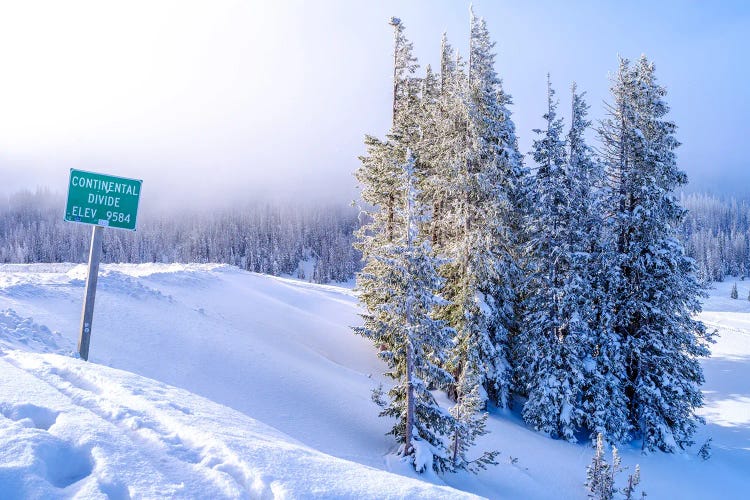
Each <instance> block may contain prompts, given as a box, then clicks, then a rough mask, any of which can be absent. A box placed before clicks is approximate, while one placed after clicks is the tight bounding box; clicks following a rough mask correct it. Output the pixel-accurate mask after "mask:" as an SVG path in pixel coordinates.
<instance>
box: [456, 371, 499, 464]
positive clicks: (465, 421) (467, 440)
mask: <svg viewBox="0 0 750 500" xmlns="http://www.w3.org/2000/svg"><path fill="white" fill-rule="evenodd" d="M472 376H474V377H476V374H475V373H474V372H471V371H468V370H465V371H464V372H463V373H462V374H461V378H460V379H459V380H458V383H457V386H458V387H457V391H456V392H457V393H458V394H460V395H461V398H460V399H459V401H458V403H457V404H456V405H454V406H453V408H451V410H450V413H451V415H453V418H454V422H453V431H452V432H453V434H452V436H451V442H450V453H451V462H452V466H453V469H454V470H461V469H464V470H468V471H469V472H473V473H477V472H479V471H480V470H484V469H486V468H487V466H488V465H497V461H496V460H495V458H496V457H497V455H498V454H499V452H498V451H484V452H482V454H481V455H480V456H479V457H477V458H475V459H473V460H472V459H469V457H468V453H469V450H471V448H472V447H473V446H474V444H475V441H476V438H477V437H479V436H484V435H485V434H487V432H488V431H487V429H486V423H487V416H488V414H487V412H485V411H483V407H484V405H485V401H484V398H483V396H482V394H481V392H480V391H481V389H482V386H481V384H479V382H478V381H477V380H470V379H469V378H468V377H472Z"/></svg>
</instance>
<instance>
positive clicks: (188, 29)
mask: <svg viewBox="0 0 750 500" xmlns="http://www.w3.org/2000/svg"><path fill="white" fill-rule="evenodd" d="M599 4H600V2H579V3H578V4H576V7H574V8H573V7H570V6H567V5H568V4H567V3H565V5H563V3H558V2H551V1H550V2H539V3H534V4H533V5H525V4H523V5H516V6H514V5H510V2H503V3H496V2H489V1H479V2H474V8H475V11H476V12H477V14H478V15H481V16H484V17H486V18H487V21H488V26H489V28H490V30H491V33H492V35H493V37H494V38H495V40H497V41H498V45H497V50H498V58H497V69H498V71H499V73H500V75H501V76H502V77H503V79H504V83H505V87H506V89H507V90H508V91H509V92H510V93H511V94H512V95H513V96H514V102H515V104H514V106H513V107H512V110H513V112H514V120H515V122H516V126H517V130H518V135H519V138H520V147H521V150H522V152H524V153H525V152H527V151H528V150H529V148H530V145H531V140H532V139H533V134H532V133H531V130H532V129H533V128H535V127H538V126H540V125H541V115H542V113H543V112H544V106H545V94H544V92H545V75H546V73H547V72H548V71H549V72H551V73H552V80H553V84H554V86H555V87H556V89H557V91H558V96H559V97H560V99H561V101H562V104H561V110H567V108H568V106H567V99H568V96H569V92H568V88H569V85H570V83H571V82H572V81H573V80H577V81H578V84H579V87H580V88H582V89H585V90H588V92H589V94H588V95H589V101H590V104H591V105H592V115H593V117H594V118H597V117H600V116H601V114H602V101H603V100H605V99H606V98H607V87H608V81H607V73H608V72H610V71H613V70H615V69H616V67H617V54H618V53H620V54H622V55H623V56H627V57H631V58H637V57H638V56H639V55H640V54H641V53H643V52H645V53H646V54H647V55H648V56H649V57H650V58H651V59H653V60H654V61H655V62H656V65H657V76H658V77H659V78H660V81H661V82H662V83H663V84H665V85H666V86H667V87H668V89H669V90H670V95H669V96H668V97H667V100H668V102H669V103H670V104H671V106H672V109H673V113H672V117H673V119H674V120H675V121H676V122H677V124H678V125H679V127H680V129H679V134H678V137H679V139H680V140H681V141H682V142H683V144H684V145H683V147H682V148H680V150H679V160H680V164H681V166H682V167H683V169H685V170H687V171H688V173H689V174H690V175H691V177H692V178H693V179H696V182H694V183H693V185H691V187H697V188H700V186H701V185H703V184H705V185H706V186H708V185H715V188H712V189H716V190H729V191H731V190H735V189H738V186H737V183H736V182H725V181H724V180H725V179H734V178H737V179H740V178H741V179H744V176H741V174H740V172H742V171H743V170H744V169H745V167H746V160H745V154H744V152H743V151H742V149H741V148H740V147H738V145H742V144H743V143H744V141H745V140H746V137H747V136H748V125H747V120H746V119H745V117H746V116H747V115H748V112H750V104H749V102H750V99H748V98H747V90H746V88H745V85H744V81H746V79H747V78H746V77H747V72H748V69H747V68H748V67H750V64H748V63H749V62H750V61H749V60H748V59H749V58H750V57H749V56H748V53H749V51H748V50H747V49H748V48H749V47H748V43H747V37H746V34H745V33H747V32H748V31H749V30H750V25H749V23H748V8H747V7H745V6H744V5H743V4H741V3H740V4H736V5H734V4H732V3H725V4H723V6H721V7H714V6H710V7H709V6H708V4H705V6H704V4H702V3H700V2H696V3H688V2H678V1H675V2H664V3H662V2H660V3H659V5H658V6H656V7H655V6H652V5H651V4H650V3H649V2H630V3H628V4H627V6H625V5H624V4H623V5H620V6H618V5H599ZM626 9H627V10H626ZM709 9H710V10H709ZM391 15H398V16H400V17H401V18H402V19H403V21H404V23H405V25H406V27H407V34H408V35H409V37H410V38H411V39H412V40H413V41H414V45H415V52H416V55H417V56H418V57H419V59H420V63H421V64H422V66H423V67H424V66H425V65H426V64H428V63H431V64H432V65H433V66H435V65H436V64H437V57H438V51H439V43H440V35H441V33H442V32H443V31H444V30H445V31H447V32H448V34H449V38H450V39H451V41H452V42H453V44H454V45H455V46H456V47H457V48H458V49H459V50H460V51H461V52H463V53H466V48H465V45H466V37H467V31H468V6H467V5H464V4H463V3H461V2H452V1H442V2H433V1H427V0H425V1H419V2H408V3H405V4H403V5H402V2H395V1H384V2H366V1H353V2H348V1H347V2H344V1H341V2H332V1H326V2H301V1H299V2H252V1H249V2H247V1H246V2H241V1H236V2H235V1H211V2H193V1H159V2H145V1H129V2H104V1H73V2H57V1H44V2H35V1H31V2H4V3H3V4H2V6H1V7H0V67H1V68H2V77H0V173H1V174H2V185H1V186H0V191H6V192H7V191H14V190H18V189H21V188H29V189H34V188H35V187H37V186H48V187H50V189H52V190H53V191H64V190H65V189H66V185H67V177H68V172H69V169H70V168H77V169H84V170H92V171H97V172H103V173H111V174H114V175H121V176H125V177H134V178H140V179H143V180H144V186H143V200H142V202H143V203H148V204H149V205H151V206H172V207H173V208H178V209H179V208H180V207H195V206H207V205H208V206H211V205H215V204H219V205H225V204H229V203H232V202H235V201H237V200H248V199H256V198H279V197H281V198H285V199H290V200H298V199H303V198H304V199H306V200H311V199H312V200H341V201H346V200H350V199H352V198H354V197H356V189H355V180H354V177H353V175H352V174H353V172H354V170H355V169H356V167H357V165H358V160H357V156H358V155H360V154H362V152H363V146H362V138H363V135H364V134H365V133H371V134H376V135H381V136H382V135H383V134H384V133H385V132H386V130H387V127H388V120H389V117H390V104H389V99H390V84H391V80H390V78H391V67H390V65H391V62H392V59H391V47H392V38H391V37H392V31H391V28H390V27H389V26H388V24H387V20H388V18H389V16H391ZM527 161H528V160H527Z"/></svg>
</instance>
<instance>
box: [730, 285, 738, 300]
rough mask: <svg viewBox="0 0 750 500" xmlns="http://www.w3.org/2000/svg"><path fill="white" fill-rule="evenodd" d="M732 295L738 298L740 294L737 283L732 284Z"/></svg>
mask: <svg viewBox="0 0 750 500" xmlns="http://www.w3.org/2000/svg"><path fill="white" fill-rule="evenodd" d="M731 297H732V298H733V299H736V298H737V297H738V295H737V283H735V284H734V285H732V294H731Z"/></svg>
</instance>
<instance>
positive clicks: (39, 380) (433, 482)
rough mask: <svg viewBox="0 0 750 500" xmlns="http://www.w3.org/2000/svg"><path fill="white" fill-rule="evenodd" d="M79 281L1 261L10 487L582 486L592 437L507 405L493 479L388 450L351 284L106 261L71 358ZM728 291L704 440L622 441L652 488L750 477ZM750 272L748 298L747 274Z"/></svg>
mask: <svg viewBox="0 0 750 500" xmlns="http://www.w3.org/2000/svg"><path fill="white" fill-rule="evenodd" d="M84 277H85V268H84V267H83V266H80V265H78V266H75V265H31V266H19V265H6V266H0V350H1V351H3V352H2V353H0V380H2V383H0V498H6V497H7V498H17V497H29V496H31V497H44V498H48V497H56V496H57V497H70V496H74V495H79V496H81V497H97V496H102V495H109V496H110V497H111V498H128V496H130V497H135V498H137V497H153V496H166V497H172V496H185V497H193V498H206V497H212V498H214V497H222V496H225V497H249V498H262V497H274V496H277V497H290V498H307V497H323V498H331V497H334V498H366V497H370V498H387V497H408V498H419V497H422V498H457V497H459V496H460V495H461V494H462V493H461V492H460V491H458V490H457V489H451V488H447V487H445V486H444V485H445V484H447V485H449V486H453V487H455V488H458V489H460V490H464V491H468V492H472V493H476V494H479V495H483V496H487V497H491V498H585V496H586V491H585V489H584V487H583V482H584V480H585V467H586V465H587V464H588V462H589V461H590V459H591V456H592V450H591V449H590V448H589V447H588V445H585V444H570V443H565V442H560V441H553V440H550V439H549V438H546V437H544V436H542V435H539V434H538V433H535V432H533V431H531V430H529V429H528V428H526V427H525V426H524V425H523V423H522V422H521V421H520V420H519V419H518V418H517V416H516V415H514V414H511V413H507V412H499V411H494V410H493V413H492V415H491V418H490V421H489V428H490V430H491V434H489V435H488V436H486V437H485V438H483V441H482V443H481V444H482V445H483V446H486V447H488V448H494V449H498V450H500V451H501V455H500V462H501V463H500V465H498V466H497V467H494V468H492V469H491V470H489V471H486V472H483V473H482V474H480V475H479V476H471V475H467V474H459V475H449V476H446V477H442V478H440V477H435V476H431V475H428V476H426V477H420V478H416V476H415V475H414V474H413V473H410V471H409V470H408V468H407V467H405V466H404V465H403V464H401V463H399V462H398V461H396V460H393V459H389V458H388V457H387V455H388V453H389V452H391V451H392V440H391V438H390V437H389V436H385V432H387V430H388V429H389V423H388V422H387V421H385V420H384V419H381V418H378V416H377V413H378V408H377V407H376V406H375V405H374V404H373V403H372V402H371V401H370V391H371V389H372V388H373V387H376V386H377V385H378V384H379V383H381V382H382V383H385V384H387V383H388V382H387V380H384V379H383V377H382V375H381V373H382V372H383V371H384V366H383V365H382V364H381V363H380V362H379V361H378V360H377V357H376V355H375V351H374V349H373V348H372V346H371V345H369V343H368V342H367V341H365V340H363V339H361V338H359V337H357V336H355V335H353V334H352V333H351V330H350V329H349V325H353V324H356V323H358V321H359V317H358V316H357V313H358V309H357V305H356V299H355V298H354V296H353V294H352V292H351V291H350V290H348V289H345V288H339V287H333V286H318V285H310V284H307V283H302V282H299V281H294V280H286V279H282V278H273V277H268V276H262V275H256V274H252V273H246V272H243V271H240V270H238V269H236V268H232V267H227V266H216V265H108V266H103V267H102V269H101V271H100V279H99V287H98V292H97V300H96V312H95V317H94V324H93V335H92V340H91V352H90V360H91V362H90V363H84V362H82V361H80V360H77V359H73V358H72V357H70V356H66V354H68V355H69V354H70V353H72V352H73V351H74V350H75V341H76V336H77V326H78V321H79V317H80V308H81V298H82V295H83V279H84ZM724 288H726V290H724ZM730 288H731V284H729V283H727V284H721V285H719V286H718V287H717V289H716V291H715V294H714V296H713V297H712V298H711V299H709V300H708V301H707V303H706V309H707V312H705V313H704V314H703V317H704V319H705V320H706V321H707V322H709V324H711V325H720V326H721V337H720V339H719V342H718V343H717V345H716V346H715V348H714V356H713V357H712V358H711V359H710V360H707V361H705V362H704V368H705V371H706V385H705V387H704V389H705V395H706V403H707V404H706V407H705V408H704V409H703V410H702V412H703V414H704V415H705V417H706V419H707V422H708V423H707V425H706V426H705V427H703V428H701V430H700V431H699V434H698V436H697V437H696V441H697V445H696V446H695V447H694V448H693V449H691V450H688V451H686V452H684V453H680V454H675V455H663V454H652V455H648V456H642V455H641V454H640V450H639V449H630V448H629V447H624V448H625V449H622V450H620V451H621V454H622V455H623V463H624V465H626V466H628V467H629V468H630V469H629V470H630V471H632V469H633V467H634V465H635V464H636V463H640V464H641V468H642V478H643V479H642V485H643V489H644V490H645V491H646V492H647V493H648V494H649V496H650V497H651V498H678V497H679V498H733V497H737V498H740V497H742V496H743V494H742V493H741V492H744V491H748V488H750V479H749V478H748V475H747V473H746V471H747V470H750V382H748V380H750V302H748V301H746V300H744V301H736V300H731V299H728V297H729V289H730ZM739 288H740V296H742V297H746V296H747V292H748V288H750V283H748V284H747V286H746V287H745V289H744V290H743V284H742V283H740V284H739ZM722 297H727V299H723V298H722ZM55 353H57V354H55ZM60 354H62V355H60ZM108 367H113V368H116V369H112V368H108ZM708 437H712V438H713V443H712V447H713V455H714V456H713V458H711V459H710V460H708V461H703V460H701V459H700V458H699V457H697V455H696V452H697V448H698V446H699V445H700V444H702V443H703V442H704V441H705V440H706V439H707V438H708ZM393 473H396V474H393ZM623 479H624V476H623Z"/></svg>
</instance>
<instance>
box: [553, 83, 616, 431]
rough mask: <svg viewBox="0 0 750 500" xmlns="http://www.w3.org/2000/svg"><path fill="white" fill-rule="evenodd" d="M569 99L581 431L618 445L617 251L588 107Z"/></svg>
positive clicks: (571, 301)
mask: <svg viewBox="0 0 750 500" xmlns="http://www.w3.org/2000/svg"><path fill="white" fill-rule="evenodd" d="M571 94H572V106H571V115H570V116H571V117H570V122H571V123H570V130H569V132H568V135H567V146H568V171H567V174H568V181H569V182H570V192H569V193H568V200H569V203H568V205H569V207H570V210H571V212H570V215H571V221H570V222H569V227H568V239H569V242H570V265H571V268H570V276H571V278H570V285H571V288H570V289H568V290H567V291H566V294H565V302H566V304H565V308H566V309H568V310H569V312H568V315H569V316H570V317H571V318H576V321H575V322H573V323H571V328H572V329H573V330H577V331H578V332H579V335H578V338H577V340H579V341H580V342H581V346H580V347H579V350H580V352H582V353H583V354H584V364H583V369H584V387H583V394H582V401H581V409H582V414H581V416H582V418H583V427H585V428H587V429H589V430H590V431H591V435H592V438H593V437H594V436H597V435H598V434H603V435H604V436H606V437H607V439H608V440H609V441H612V442H618V441H622V440H624V439H625V438H626V437H627V435H628V432H629V429H630V426H629V424H628V412H627V400H626V398H625V393H624V387H625V383H624V381H625V379H626V377H625V363H624V357H623V356H624V354H623V350H622V345H621V343H620V339H619V337H617V336H615V335H612V330H611V324H612V317H611V311H612V305H611V304H612V302H611V299H612V291H613V290H615V289H616V285H617V279H618V273H617V268H616V266H615V265H614V256H615V254H614V245H613V244H612V243H611V241H610V239H609V238H607V235H606V233H605V224H604V223H605V212H606V209H605V201H606V200H605V198H604V194H605V190H604V187H605V186H604V181H605V179H604V170H603V168H602V164H601V163H600V162H599V161H598V160H597V159H596V158H595V156H594V154H593V152H592V150H591V147H590V146H588V144H586V139H585V132H586V130H587V129H588V127H590V126H591V122H590V121H589V120H588V119H587V116H588V109H589V106H588V104H587V103H586V101H585V99H584V94H585V93H578V92H577V87H576V84H575V83H574V84H573V86H572V89H571Z"/></svg>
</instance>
